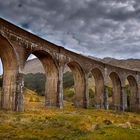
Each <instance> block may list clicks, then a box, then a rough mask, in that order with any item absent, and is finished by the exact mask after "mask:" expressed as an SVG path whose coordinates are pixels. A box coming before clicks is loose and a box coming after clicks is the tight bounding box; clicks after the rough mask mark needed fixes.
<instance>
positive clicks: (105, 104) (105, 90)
mask: <svg viewBox="0 0 140 140" xmlns="http://www.w3.org/2000/svg"><path fill="white" fill-rule="evenodd" d="M104 108H105V109H106V110H108V109H109V103H108V88H107V86H105V87H104Z"/></svg>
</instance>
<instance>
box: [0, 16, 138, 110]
mask: <svg viewBox="0 0 140 140" xmlns="http://www.w3.org/2000/svg"><path fill="white" fill-rule="evenodd" d="M30 54H34V55H35V56H36V57H37V58H38V59H39V60H40V61H41V63H42V65H43V67H44V70H45V73H46V75H47V82H46V84H45V106H46V107H59V108H63V106H64V104H63V71H64V68H65V66H66V65H67V66H68V67H69V68H70V69H71V71H72V73H73V77H74V89H75V98H74V99H75V101H74V105H75V106H76V107H83V108H88V106H89V89H88V77H89V74H92V75H93V77H94V79H95V86H96V88H95V89H96V95H95V101H96V102H95V107H96V108H99V109H100V108H104V109H108V105H109V103H108V89H107V88H106V86H108V82H107V81H108V79H110V80H111V82H112V87H113V96H112V103H111V106H112V109H115V110H120V111H121V110H122V111H125V110H127V108H128V107H129V108H130V109H131V111H138V110H140V86H139V85H140V72H137V71H132V70H129V69H124V68H120V67H116V66H112V65H109V64H105V63H102V62H100V61H97V60H94V59H91V58H88V57H86V56H83V55H81V54H77V53H74V52H71V51H69V50H66V49H65V48H63V47H61V46H57V45H55V44H53V43H51V42H48V41H46V40H44V39H42V38H40V37H38V36H36V35H33V34H32V33H29V32H27V31H25V30H23V29H21V28H19V27H17V26H15V25H13V24H11V23H9V22H8V21H5V20H4V19H2V18H0V58H1V60H2V64H3V70H4V72H3V87H2V94H1V101H0V108H1V109H6V110H13V111H24V98H23V96H24V90H23V89H24V74H23V70H24V66H25V63H26V61H27V59H28V57H29V55H30ZM126 80H127V81H128V83H129V85H130V98H129V100H130V101H129V102H130V103H129V104H128V101H127V100H128V98H127V93H126V88H125V86H126Z"/></svg>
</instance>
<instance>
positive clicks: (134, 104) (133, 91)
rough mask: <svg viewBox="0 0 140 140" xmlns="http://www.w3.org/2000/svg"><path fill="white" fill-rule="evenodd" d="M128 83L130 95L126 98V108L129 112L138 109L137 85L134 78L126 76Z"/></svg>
mask: <svg viewBox="0 0 140 140" xmlns="http://www.w3.org/2000/svg"><path fill="white" fill-rule="evenodd" d="M127 80H128V83H129V85H130V95H129V96H127V102H129V104H128V108H129V110H130V111H133V110H136V109H137V108H138V85H137V81H136V79H135V77H133V76H132V75H129V76H127Z"/></svg>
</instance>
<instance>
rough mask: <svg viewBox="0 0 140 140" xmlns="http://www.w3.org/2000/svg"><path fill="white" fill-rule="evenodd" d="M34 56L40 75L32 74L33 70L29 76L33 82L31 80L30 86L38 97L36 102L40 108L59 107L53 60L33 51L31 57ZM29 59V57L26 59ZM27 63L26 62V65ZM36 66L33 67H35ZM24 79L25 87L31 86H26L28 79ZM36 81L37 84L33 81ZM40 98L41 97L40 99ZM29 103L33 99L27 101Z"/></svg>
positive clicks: (55, 67)
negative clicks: (38, 102)
mask: <svg viewBox="0 0 140 140" xmlns="http://www.w3.org/2000/svg"><path fill="white" fill-rule="evenodd" d="M30 56H34V57H33V58H35V59H36V60H37V59H38V62H39V65H40V68H39V69H41V71H42V73H38V74H36V75H34V74H33V73H32V72H33V71H36V70H35V68H34V70H31V71H32V72H31V74H30V76H31V77H32V78H33V77H34V80H33V79H32V80H31V79H30V80H31V83H32V84H31V85H32V89H34V91H36V92H37V93H38V94H39V96H38V97H37V98H36V100H38V101H40V102H41V103H40V106H41V108H42V107H44V106H45V107H52V106H58V105H59V100H58V96H59V95H58V85H57V84H58V69H57V65H56V64H55V61H54V59H53V58H52V56H51V55H50V54H49V53H47V52H44V51H34V52H32V55H30ZM28 58H29V57H28ZM27 63H28V61H26V64H27ZM36 66H37V65H34V67H36ZM25 69H26V65H25V66H24V70H25ZM24 78H26V79H25V86H26V87H27V86H31V85H28V84H30V83H27V82H28V81H27V80H29V79H28V78H29V77H24ZM36 78H37V79H38V83H37V81H36V80H35V79H36ZM40 96H42V97H40ZM29 100H30V101H33V100H34V99H33V98H32V97H31V99H29ZM25 107H26V104H25Z"/></svg>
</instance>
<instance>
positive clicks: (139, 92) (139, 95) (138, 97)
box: [137, 86, 140, 111]
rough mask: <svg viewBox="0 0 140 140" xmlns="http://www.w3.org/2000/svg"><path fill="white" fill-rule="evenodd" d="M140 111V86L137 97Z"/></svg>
mask: <svg viewBox="0 0 140 140" xmlns="http://www.w3.org/2000/svg"><path fill="white" fill-rule="evenodd" d="M137 104H138V111H140V87H139V86H138V96H137Z"/></svg>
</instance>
